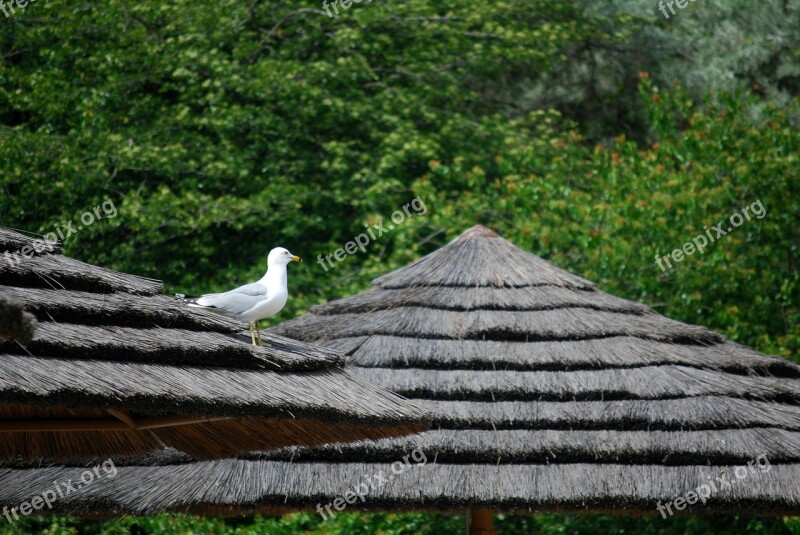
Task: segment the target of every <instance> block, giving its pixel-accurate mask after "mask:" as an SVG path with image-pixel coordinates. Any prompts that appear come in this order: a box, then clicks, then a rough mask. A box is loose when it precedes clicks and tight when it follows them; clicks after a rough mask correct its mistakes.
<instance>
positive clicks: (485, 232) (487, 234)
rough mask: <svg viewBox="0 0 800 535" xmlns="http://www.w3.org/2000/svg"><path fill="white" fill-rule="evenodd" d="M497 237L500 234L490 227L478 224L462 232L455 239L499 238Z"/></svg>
mask: <svg viewBox="0 0 800 535" xmlns="http://www.w3.org/2000/svg"><path fill="white" fill-rule="evenodd" d="M499 237H500V235H499V234H498V233H496V232H495V231H493V230H492V229H490V228H487V227H484V226H483V225H480V224H478V225H475V226H474V227H471V228H468V229H467V230H465V231H464V232H462V233H461V235H460V236H459V237H458V238H457V239H459V240H460V239H461V238H499Z"/></svg>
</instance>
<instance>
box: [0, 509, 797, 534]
mask: <svg viewBox="0 0 800 535" xmlns="http://www.w3.org/2000/svg"><path fill="white" fill-rule="evenodd" d="M798 520H800V519H797V518H754V517H741V516H739V515H730V516H708V517H704V516H698V517H686V516H681V517H671V518H668V519H662V518H661V517H660V516H658V515H648V516H628V517H625V516H613V515H599V514H581V515H563V514H562V515H556V514H547V515H531V516H515V515H504V514H499V515H497V516H496V518H495V521H494V527H495V529H497V531H498V534H499V535H528V534H531V533H536V534H537V535H560V534H570V535H595V534H597V533H610V534H611V533H613V534H617V535H624V534H630V535H681V534H685V535H706V534H708V533H714V534H718V535H740V534H744V533H749V534H753V535H756V534H758V535H800V522H798ZM20 526H22V529H17V527H15V528H9V527H3V526H2V525H0V535H18V534H19V535H21V534H23V533H42V534H47V535H129V534H135V533H138V534H141V535H151V534H152V535H156V534H158V535H194V534H201V533H204V534H205V533H210V534H216V535H251V534H253V535H256V534H264V535H293V534H297V533H304V534H306V535H374V534H379V535H462V534H463V533H464V517H463V516H462V515H437V514H428V513H400V514H377V513H375V514H355V513H343V514H338V515H336V517H334V518H333V519H329V520H326V521H323V520H322V519H321V518H320V517H319V516H318V515H316V514H313V513H294V514H290V515H286V516H282V517H262V516H256V517H241V518H209V517H196V516H186V515H162V516H157V517H147V518H124V519H121V520H102V521H79V520H75V519H69V518H30V519H26V520H24V521H22V523H21V524H20Z"/></svg>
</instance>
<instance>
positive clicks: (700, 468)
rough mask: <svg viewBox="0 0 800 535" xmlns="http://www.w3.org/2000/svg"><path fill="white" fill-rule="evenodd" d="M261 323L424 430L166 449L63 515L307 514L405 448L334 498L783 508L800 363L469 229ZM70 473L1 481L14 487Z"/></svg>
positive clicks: (799, 406)
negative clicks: (311, 444)
mask: <svg viewBox="0 0 800 535" xmlns="http://www.w3.org/2000/svg"><path fill="white" fill-rule="evenodd" d="M271 331H272V332H273V333H278V334H281V335H286V336H289V337H294V338H297V339H303V340H306V341H314V342H318V343H322V344H324V345H327V346H328V347H331V348H336V349H340V350H343V351H345V352H346V353H347V355H348V358H349V362H348V365H349V366H350V370H351V372H352V373H354V374H356V375H358V376H360V377H362V378H364V379H367V380H369V381H371V382H373V383H375V384H377V385H380V386H383V387H386V388H389V389H391V390H393V391H395V392H398V393H401V394H403V395H406V396H409V397H412V398H415V399H417V400H419V401H420V402H421V403H422V404H423V405H424V406H425V407H427V408H428V409H429V410H430V411H431V412H432V413H433V414H434V426H433V429H432V430H430V431H427V432H424V433H422V434H420V435H415V436H411V437H406V438H402V439H384V440H380V441H378V442H369V441H364V442H360V443H354V444H349V445H340V446H326V447H320V448H315V449H308V448H290V449H287V450H280V451H277V452H273V453H269V454H251V455H249V456H246V457H240V458H238V459H228V460H222V461H215V462H203V463H192V462H189V460H188V459H186V458H185V456H182V455H181V454H179V453H175V452H165V453H164V454H162V455H159V456H153V457H150V458H148V459H146V460H136V461H132V462H131V463H130V466H125V467H121V468H120V476H119V477H117V478H116V479H115V480H114V481H112V482H109V483H108V484H104V485H102V486H98V487H97V488H93V489H91V491H90V493H89V494H87V495H85V496H83V497H80V498H76V499H75V500H74V501H72V502H69V503H65V504H63V505H62V506H63V507H64V508H65V510H69V511H73V512H75V511H78V512H80V511H84V512H85V511H92V510H95V511H103V510H105V511H109V510H115V511H118V512H119V511H124V512H128V513H134V514H136V513H147V512H155V511H164V510H172V511H196V512H208V513H232V512H248V511H253V510H262V511H265V510H281V509H283V508H288V507H295V508H311V509H314V508H315V507H316V505H317V504H318V503H321V504H322V505H323V506H324V505H326V504H328V503H331V502H333V501H334V500H335V499H336V498H337V497H340V496H345V495H346V493H347V492H348V491H350V490H352V489H353V488H354V487H355V486H356V485H358V484H359V483H361V482H363V481H367V480H373V479H374V478H375V477H376V475H377V474H383V475H384V476H388V475H390V474H392V471H391V468H392V466H393V465H392V463H395V462H396V461H401V464H402V459H403V457H407V456H408V455H409V453H412V452H413V451H414V450H415V448H421V449H422V451H423V452H424V454H425V458H426V460H427V463H426V464H424V465H421V464H417V463H415V459H413V457H412V461H411V465H412V466H411V467H408V468H406V469H404V471H403V472H402V473H401V474H398V475H394V477H393V478H391V479H390V480H389V481H387V482H386V483H385V484H384V485H382V486H380V485H379V486H378V487H377V488H371V489H370V490H369V492H368V493H367V494H366V496H365V500H363V501H362V500H361V499H358V500H357V501H356V503H354V504H352V505H348V506H347V507H348V510H349V511H350V510H354V509H357V508H375V509H409V508H410V509H457V508H461V507H464V506H475V507H490V508H495V509H509V510H510V509H516V510H522V511H563V510H610V511H640V512H644V513H656V505H657V504H658V502H659V501H660V502H662V503H666V502H671V501H672V500H674V499H675V498H677V497H680V496H686V495H687V492H689V491H692V490H694V489H697V488H699V487H701V486H702V485H705V484H708V483H715V484H716V485H717V486H718V487H719V488H716V489H715V491H714V492H713V493H712V495H711V496H710V497H709V498H707V500H706V503H705V504H701V503H697V504H696V505H690V506H689V507H688V509H684V510H683V512H686V511H688V510H691V511H692V512H716V511H737V512H746V511H749V512H755V511H758V512H761V513H767V514H785V513H790V514H798V513H800V485H798V481H800V366H797V365H794V364H792V363H790V362H788V361H786V360H782V359H779V358H775V357H769V356H766V355H762V354H759V353H757V352H756V351H753V350H751V349H749V348H747V347H743V346H741V345H737V344H734V343H732V342H730V341H727V340H725V339H724V338H723V337H722V336H720V335H718V334H715V333H713V332H711V331H709V330H707V329H703V328H700V327H694V326H690V325H686V324H683V323H680V322H677V321H673V320H670V319H668V318H665V317H663V316H660V315H658V314H656V313H654V312H653V311H652V310H650V309H649V308H648V307H646V306H643V305H640V304H637V303H633V302H630V301H626V300H623V299H618V298H615V297H613V296H610V295H608V294H605V293H603V292H601V291H599V290H597V289H596V288H595V287H594V285H593V284H592V283H590V282H588V281H586V280H584V279H581V278H579V277H576V276H575V275H572V274H570V273H568V272H566V271H564V270H561V269H558V268H556V267H555V266H553V265H552V264H550V263H548V262H546V261H544V260H542V259H541V258H538V257H535V256H533V255H531V254H529V253H527V252H525V251H523V250H521V249H519V248H517V247H515V246H514V245H512V244H511V243H509V242H507V241H505V240H503V239H502V238H500V237H498V236H497V235H495V234H494V233H493V232H491V231H489V230H488V229H485V228H483V227H475V228H473V229H471V230H469V231H467V232H466V233H465V234H463V235H462V236H461V237H460V238H458V239H457V240H455V241H454V242H452V243H450V244H449V245H447V246H445V247H443V248H441V249H440V250H438V251H436V252H434V253H432V254H430V255H428V256H426V257H424V258H422V259H421V260H419V261H418V262H415V263H414V264H412V265H410V266H407V267H405V268H402V269H400V270H397V271H395V272H392V273H390V274H388V275H386V276H384V277H381V278H379V279H377V280H376V281H375V288H374V289H372V290H370V291H367V292H364V293H362V294H359V295H357V296H354V297H352V298H347V299H342V300H339V301H334V302H332V303H330V304H327V305H324V306H320V307H316V308H315V309H313V310H312V312H311V313H310V314H308V315H307V316H305V317H302V318H299V319H296V320H292V321H289V322H286V323H284V324H281V325H279V326H277V327H275V328H273V329H272V330H271ZM417 458H419V456H417ZM756 459H758V463H759V464H756V463H754V462H753V461H754V460H756ZM748 462H750V463H751V468H748V469H746V472H747V474H746V478H744V479H741V480H738V479H737V478H736V477H734V472H735V470H736V469H737V467H738V466H741V465H746V464H747V463H748ZM766 468H769V470H766ZM78 470H79V469H78V468H64V467H52V468H48V469H46V470H41V471H35V470H25V469H18V470H10V469H9V470H8V471H6V472H5V473H4V474H0V479H4V478H5V479H7V480H8V481H10V482H13V483H15V484H16V485H23V486H25V487H28V488H31V487H35V485H36V484H39V483H41V484H44V482H46V481H49V480H52V479H53V478H58V477H66V476H67V475H69V474H72V473H76V472H77V471H78ZM725 474H727V475H725ZM717 477H722V478H723V479H726V480H727V481H729V480H735V481H734V482H733V484H732V485H730V486H723V485H722V483H718V482H717V480H716V479H715V478H717ZM5 487H6V488H12V487H14V485H6V486H5ZM0 488H2V486H0ZM0 498H2V499H6V498H5V497H1V496H0ZM9 499H10V497H9ZM695 501H697V500H695ZM684 505H685V503H684ZM681 509H683V508H681ZM672 510H673V511H676V508H675V507H673V509H672Z"/></svg>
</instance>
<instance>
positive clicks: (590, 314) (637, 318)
mask: <svg viewBox="0 0 800 535" xmlns="http://www.w3.org/2000/svg"><path fill="white" fill-rule="evenodd" d="M272 332H276V333H278V334H282V335H285V336H289V337H291V338H298V339H304V340H306V341H326V340H329V339H332V338H339V337H356V336H375V335H384V336H405V337H411V338H431V339H445V340H447V339H452V340H506V341H526V342H529V341H547V340H588V339H594V338H608V337H612V336H634V337H637V338H645V339H649V340H662V341H668V342H675V343H686V342H689V343H698V344H712V343H720V342H722V341H724V338H722V337H721V336H720V335H718V334H717V333H714V332H712V331H709V330H708V329H704V328H702V327H697V326H694V325H687V324H685V323H681V322H679V321H675V320H672V319H669V318H666V317H664V316H660V315H658V314H655V313H648V314H630V313H621V312H608V311H601V310H589V309H585V308H574V307H573V308H560V309H550V310H532V311H508V310H470V311H451V310H437V309H428V308H424V307H405V306H404V307H397V308H393V309H389V310H377V311H374V312H371V313H369V314H349V313H344V314H333V315H314V314H309V315H307V316H303V317H300V318H296V319H294V320H291V321H288V322H286V323H283V324H280V325H277V326H276V327H274V328H273V331H272Z"/></svg>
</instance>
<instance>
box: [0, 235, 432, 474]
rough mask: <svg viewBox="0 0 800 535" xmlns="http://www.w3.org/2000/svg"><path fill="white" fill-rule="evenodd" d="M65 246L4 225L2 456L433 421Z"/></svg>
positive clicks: (393, 428) (297, 437)
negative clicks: (254, 341) (255, 342)
mask: <svg viewBox="0 0 800 535" xmlns="http://www.w3.org/2000/svg"><path fill="white" fill-rule="evenodd" d="M34 244H36V245H38V247H36V249H38V251H37V250H35V249H34V247H33V246H34ZM28 246H30V249H28V250H27V252H29V253H31V254H30V255H19V254H15V253H17V252H18V251H19V250H20V249H24V248H25V247H28ZM60 251H61V249H60V246H58V245H56V246H53V247H49V248H45V247H42V245H41V244H37V243H36V242H35V241H34V239H33V238H30V237H28V236H25V235H24V234H20V233H17V232H14V231H10V230H7V229H0V459H4V460H20V459H25V458H28V459H38V458H48V459H70V458H73V457H75V458H93V457H98V456H102V457H108V456H120V455H141V454H143V453H147V452H152V451H158V450H160V449H162V448H163V447H164V446H165V445H169V446H173V447H175V448H178V449H180V450H182V451H185V452H187V453H189V454H190V455H192V456H194V457H196V458H201V459H202V458H214V457H221V456H226V455H233V454H237V453H240V452H243V451H250V450H254V449H271V448H279V447H284V446H287V445H298V444H304V445H316V444H322V443H327V442H337V441H350V440H357V439H363V438H381V437H390V436H399V435H402V434H406V433H410V432H413V431H417V430H421V429H424V428H426V427H427V425H426V422H425V421H424V416H423V415H422V412H421V411H420V410H419V409H417V408H416V407H414V406H413V405H412V404H410V403H408V402H405V401H403V400H402V399H401V398H400V397H399V396H397V395H394V394H391V393H388V392H383V391H380V390H378V389H376V388H375V387H373V386H371V385H369V384H368V383H366V382H365V381H363V380H360V379H358V378H355V377H352V376H350V375H349V374H347V373H345V372H343V371H342V370H341V366H342V362H343V361H342V357H341V356H340V355H339V354H338V353H336V352H333V351H331V350H328V349H322V348H320V347H314V346H311V345H308V344H305V343H302V342H297V341H294V340H290V339H287V338H283V337H280V336H277V335H272V336H270V337H268V340H267V341H268V342H269V343H270V346H269V347H263V348H262V347H255V346H252V345H251V344H250V340H249V337H248V336H247V335H246V334H245V333H243V332H242V331H243V328H244V326H243V325H241V324H239V323H236V322H233V321H231V320H228V319H225V318H222V317H219V316H214V315H211V314H207V313H204V312H201V311H197V312H195V311H191V310H188V309H186V308H185V307H184V306H183V305H182V304H180V303H178V302H176V301H175V300H173V299H170V298H167V297H166V296H163V295H161V291H162V284H161V283H160V282H159V281H155V280H150V279H144V278H141V277H136V276H133V275H127V274H123V273H117V272H114V271H111V270H107V269H103V268H100V267H97V266H92V265H89V264H85V263H83V262H79V261H77V260H73V259H71V258H67V257H65V256H63V255H61V254H60ZM5 253H8V254H5ZM34 317H35V318H34ZM37 321H38V324H36V330H35V332H34V331H33V326H34V324H35V323H37Z"/></svg>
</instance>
